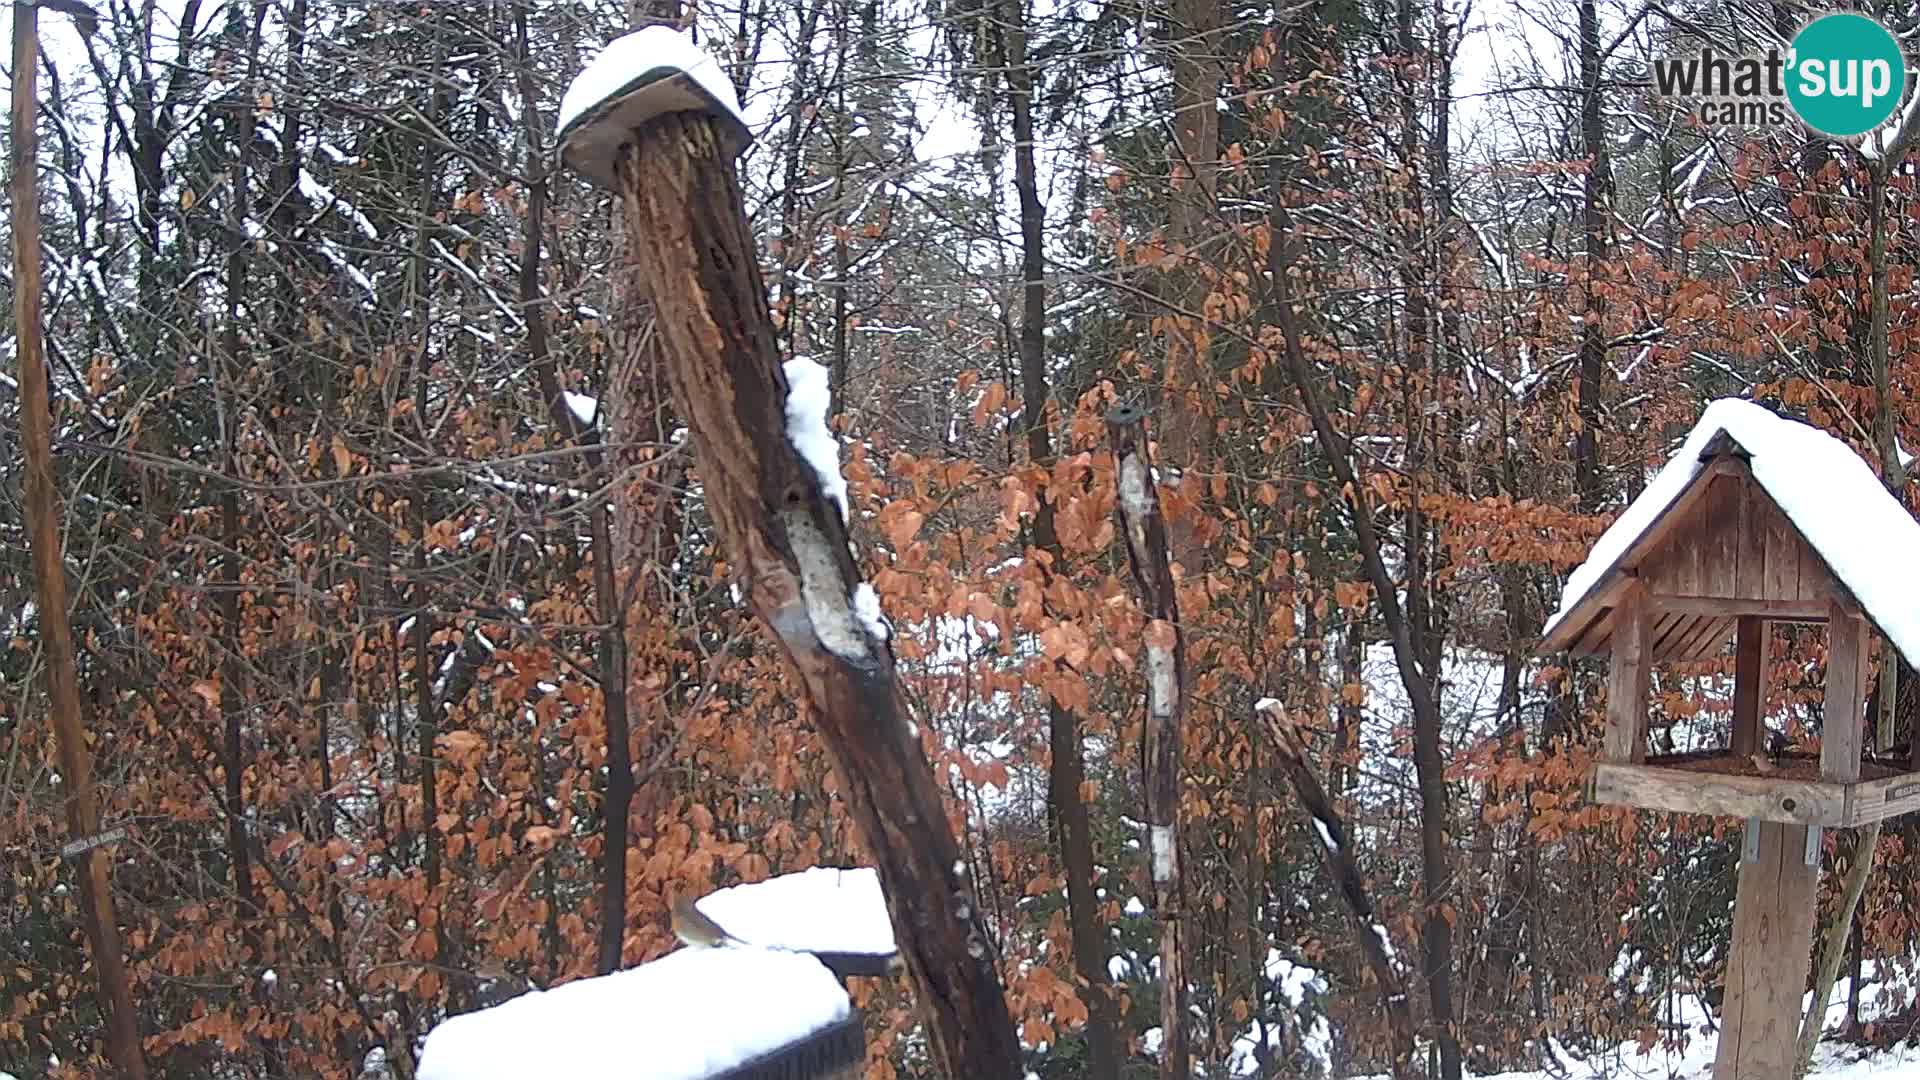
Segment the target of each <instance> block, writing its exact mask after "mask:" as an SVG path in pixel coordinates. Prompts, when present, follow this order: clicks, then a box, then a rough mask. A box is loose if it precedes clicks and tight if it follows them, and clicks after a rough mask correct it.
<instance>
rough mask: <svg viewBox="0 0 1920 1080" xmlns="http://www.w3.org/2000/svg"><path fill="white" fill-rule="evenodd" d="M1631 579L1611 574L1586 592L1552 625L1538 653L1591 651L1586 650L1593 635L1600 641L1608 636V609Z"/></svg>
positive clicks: (1609, 627) (1610, 617)
mask: <svg viewBox="0 0 1920 1080" xmlns="http://www.w3.org/2000/svg"><path fill="white" fill-rule="evenodd" d="M1632 577H1633V575H1632V574H1630V573H1616V574H1611V575H1609V576H1608V577H1607V579H1606V580H1605V581H1604V582H1602V583H1601V584H1599V585H1597V586H1595V587H1593V588H1591V589H1588V590H1587V595H1586V596H1584V597H1581V599H1580V603H1579V604H1578V605H1577V606H1576V607H1575V608H1574V610H1572V611H1569V612H1567V616H1566V618H1563V619H1561V620H1560V621H1559V622H1557V623H1555V624H1554V626H1553V633H1551V634H1548V635H1547V636H1546V638H1545V639H1543V640H1542V641H1541V642H1540V652H1541V653H1543V654H1545V653H1556V652H1561V651H1563V650H1573V651H1576V652H1580V651H1591V650H1589V649H1587V648H1586V646H1587V643H1588V641H1589V640H1591V639H1592V638H1593V637H1594V636H1595V635H1596V634H1599V635H1600V636H1603V637H1604V636H1605V635H1606V634H1608V633H1611V632H1612V628H1611V620H1612V618H1613V615H1612V608H1613V606H1614V605H1615V604H1617V603H1619V602H1620V593H1621V592H1622V591H1624V590H1625V589H1626V587H1627V582H1628V581H1630V580H1632Z"/></svg>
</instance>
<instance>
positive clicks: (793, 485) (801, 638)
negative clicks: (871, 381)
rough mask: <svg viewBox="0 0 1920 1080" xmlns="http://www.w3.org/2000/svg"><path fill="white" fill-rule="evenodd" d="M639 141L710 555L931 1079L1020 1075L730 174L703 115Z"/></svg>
mask: <svg viewBox="0 0 1920 1080" xmlns="http://www.w3.org/2000/svg"><path fill="white" fill-rule="evenodd" d="M634 138H635V140H636V141H635V142H633V143H628V144H627V145H626V146H625V147H624V148H623V149H622V150H621V159H620V161H619V163H618V165H617V174H618V195H619V205H620V219H621V221H622V222H623V223H624V224H625V226H626V228H627V230H628V253H629V258H630V259H632V261H633V263H634V264H635V268H636V269H637V270H638V273H639V278H640V280H641V282H642V283H643V284H644V285H645V287H646V289H647V291H648V293H649V294H650V295H651V296H652V298H653V302H654V305H655V311H656V318H657V319H658V321H659V325H660V329H661V332H662V334H663V336H664V338H665V341H666V345H667V347H666V348H665V349H663V350H662V354H663V362H664V363H665V365H666V367H667V377H668V383H669V385H670V386H671V387H672V392H673V401H674V406H675V408H676V410H677V411H678V412H679V414H680V415H681V416H682V417H683V418H684V419H685V421H686V424H687V427H688V430H689V431H690V433H691V434H692V436H693V440H692V441H693V443H694V445H695V447H696V451H695V454H696V461H697V462H698V467H699V470H700V478H701V483H702V485H703V487H704V490H705V493H706V503H707V508H708V511H709V512H710V514H711V516H712V520H713V525H714V530H715V532H716V533H717V534H718V536H719V538H720V541H721V545H720V546H721V548H722V550H724V551H725V552H726V554H727V557H728V561H729V562H730V563H731V565H732V566H733V567H734V568H735V572H736V574H737V576H738V579H739V580H740V581H741V583H742V584H743V585H744V586H745V590H746V594H747V598H748V602H749V604H750V605H751V606H752V608H753V610H754V612H755V614H757V615H758V616H759V617H760V618H761V619H762V620H764V621H765V623H766V624H767V626H768V627H769V628H770V629H772V631H773V632H774V636H775V638H776V639H777V640H778V642H779V644H780V647H781V650H782V652H783V653H784V654H785V656H786V657H787V660H788V663H789V666H790V668H791V669H792V671H793V674H794V676H795V677H796V678H797V680H798V682H799V684H800V689H801V694H800V703H801V708H802V711H803V712H804V713H805V715H806V716H807V717H808V719H809V720H810V721H811V722H812V724H813V725H814V727H815V728H816V729H817V730H818V731H819V732H820V734H821V738H822V742H823V743H824V745H825V747H826V750H827V753H828V756H829V758H830V759H831V760H832V762H833V765H834V769H835V772H836V773H837V775H838V777H839V779H840V784H841V787H842V791H843V794H844V796H845V798H846V802H847V809H848V812H849V813H850V814H851V815H852V816H853V819H854V822H855V824H856V826H857V827H858V829H859V833H860V837H861V839H862V841H863V843H864V845H865V847H866V848H867V851H868V853H869V854H870V855H871V857H872V858H873V859H874V861H875V863H876V864H877V865H878V867H879V871H880V880H881V884H882V887H883V890H884V892H885V894H886V897H887V908H888V911H889V913H890V914H891V916H892V921H893V927H894V934H895V938H896V940H897V941H898V943H899V946H900V952H901V956H902V958H903V959H904V960H905V962H906V966H907V973H908V976H909V978H910V979H911V981H912V983H913V986H914V989H915V991H916V994H917V996H918V998H919V1003H920V1008H921V1013H922V1016H923V1018H924V1020H925V1022H926V1025H927V1038H928V1043H929V1047H930V1049H931V1051H932V1056H933V1059H934V1064H935V1067H936V1068H938V1069H939V1070H940V1071H941V1072H942V1073H943V1074H945V1075H948V1076H953V1077H969V1078H971V1077H1012V1076H1016V1075H1018V1074H1019V1072H1020V1067H1021V1055H1020V1047H1019V1043H1018V1041H1017V1040H1016V1038H1015V1036H1014V1029H1013V1022H1012V1020H1011V1019H1010V1018H1009V1016H1008V1013H1007V1005H1006V999H1005V996H1004V995H1003V993H1002V991H1001V987H1000V981H999V977H998V973H997V971H996V967H995V963H996V958H995V956H994V953H993V948H992V945H991V944H990V939H989V937H988V936H987V932H986V928H985V926H984V924H983V923H982V922H981V919H980V912H979V905H978V903H977V901H976V900H975V899H974V897H973V896H972V894H971V893H970V892H969V891H968V889H967V885H966V882H965V880H964V878H963V876H962V871H964V869H965V864H964V863H963V862H961V860H960V853H959V846H958V844H957V843H956V842H955V840H954V836H953V832H952V829H951V827H950V825H949V823H948V819H947V811H946V807H945V806H944V805H943V804H942V802H941V799H940V789H939V785H938V783H937V782H936V781H935V779H934V774H933V769H932V767H931V766H930V765H929V764H928V761H927V758H926V755H925V754H924V753H923V752H922V750H921V746H920V740H919V738H918V737H917V736H916V735H915V734H914V733H913V731H912V730H910V728H909V726H908V720H907V710H906V708H905V705H904V702H903V701H902V699H901V697H900V690H899V687H898V685H897V682H896V679H895V675H894V668H893V656H892V653H891V651H890V650H889V649H888V648H887V646H886V643H885V641H884V640H883V639H880V638H877V637H875V636H874V635H873V633H872V632H871V631H870V630H868V629H867V628H866V627H865V626H864V624H863V622H862V620H860V619H859V618H858V617H857V616H856V614H855V612H854V610H853V600H854V595H855V588H856V586H857V585H859V583H860V577H859V571H858V568H857V567H856V566H855V565H854V561H853V557H852V555H851V553H850V551H849V548H848V544H847V526H846V522H845V521H844V520H843V519H842V517H841V512H840V509H839V507H838V506H837V505H836V504H835V503H834V502H833V501H832V500H830V499H828V498H827V497H826V495H825V494H824V492H823V489H822V486H821V479H820V477H819V476H818V475H817V474H816V473H815V472H814V471H813V469H812V467H811V466H810V465H809V464H808V463H807V462H806V461H805V460H804V459H803V458H802V457H801V456H800V454H799V453H798V451H797V450H796V449H795V448H794V446H793V445H792V443H791V441H790V440H789V439H787V438H785V437H784V432H785V431H786V429H787V419H786V397H787V382H786V377H785V374H784V372H783V371H782V368H781V365H780V361H779V352H778V348H777V346H776V343H775V337H774V334H775V331H774V326H773V320H772V318H771V316H770V314H769V312H768V309H767V295H766V287H765V285H764V283H763V281H762V279H761V273H760V266H759V263H758V261H757V260H756V258H755V255H754V245H753V239H752V236H751V235H750V233H749V231H748V228H747V220H746V212H745V208H744V206H743V204H742V199H741V193H740V185H739V181H738V179H737V177H736V176H735V174H734V169H733V164H732V162H731V160H730V158H729V157H728V155H727V154H726V152H725V151H724V150H723V149H722V145H721V140H720V138H719V135H718V133H717V131H716V130H715V127H714V122H713V121H712V120H710V119H708V118H707V117H704V116H700V115H697V114H692V113H673V114H669V115H666V116H662V117H659V118H657V119H655V120H652V121H649V122H648V123H647V124H646V125H645V126H643V127H642V128H640V129H639V130H638V131H636V132H635V133H634ZM643 147H644V149H642V148H643Z"/></svg>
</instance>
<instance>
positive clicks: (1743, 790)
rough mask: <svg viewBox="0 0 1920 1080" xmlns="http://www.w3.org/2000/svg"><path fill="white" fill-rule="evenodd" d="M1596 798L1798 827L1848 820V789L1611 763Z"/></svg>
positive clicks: (1600, 769)
mask: <svg viewBox="0 0 1920 1080" xmlns="http://www.w3.org/2000/svg"><path fill="white" fill-rule="evenodd" d="M1593 799H1594V801H1595V802H1601V803H1608V804H1611V805H1615V806H1639V807H1644V808H1646V809H1649V810H1671V811H1674V812H1675V813H1681V814H1710V815H1714V816H1717V817H1736V818H1760V819H1762V820H1765V821H1781V822H1790V823H1793V824H1799V825H1839V824H1842V823H1844V822H1845V820H1846V816H1847V789H1846V786H1845V785H1842V784H1830V783H1826V782H1823V781H1819V780H1777V779H1773V778H1771V777H1761V776H1726V775H1722V774H1720V773H1712V772H1702V771H1700V770H1698V769H1668V768H1662V767H1660V766H1658V765H1636V764H1630V763H1621V762H1609V761H1603V762H1600V763H1599V764H1597V765H1595V766H1594V769H1593Z"/></svg>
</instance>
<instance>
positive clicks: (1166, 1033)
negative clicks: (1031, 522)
mask: <svg viewBox="0 0 1920 1080" xmlns="http://www.w3.org/2000/svg"><path fill="white" fill-rule="evenodd" d="M1144 419H1145V418H1144V417H1143V416H1142V415H1141V414H1140V413H1139V412H1138V411H1136V410H1134V409H1131V408H1127V407H1125V406H1123V407H1121V408H1118V409H1115V410H1114V411H1113V412H1111V413H1109V414H1108V415H1107V441H1108V444H1109V445H1110V446H1112V448H1113V471H1114V482H1115V485H1116V487H1117V488H1118V489H1119V497H1118V498H1117V499H1115V500H1114V511H1115V513H1116V514H1117V515H1118V516H1119V518H1120V534H1121V536H1123V537H1124V538H1125V539H1126V544H1127V565H1128V566H1130V567H1131V568H1132V570H1133V585H1134V588H1135V589H1136V590H1137V591H1138V592H1139V593H1140V607H1141V610H1142V611H1143V612H1144V613H1145V614H1146V616H1147V628H1146V635H1145V636H1146V640H1145V642H1144V645H1145V648H1146V659H1147V664H1146V670H1147V721H1146V725H1145V729H1144V731H1143V733H1142V736H1141V738H1142V741H1143V742H1144V743H1145V749H1144V752H1143V754H1142V757H1143V758H1144V759H1145V762H1146V764H1145V769H1146V776H1145V777H1144V778H1143V784H1142V786H1143V788H1144V789H1145V791H1146V802H1147V812H1146V819H1147V857H1148V861H1149V865H1150V869H1151V871H1152V880H1153V902H1154V908H1155V910H1156V912H1157V913H1158V914H1159V916H1160V1039H1161V1042H1160V1075H1161V1076H1162V1077H1166V1078H1174V1077H1179V1078H1184V1077H1186V1076H1188V1075H1189V1074H1190V1072H1191V1066H1190V1064H1189V1057H1190V1054H1191V1051H1190V1049H1189V1046H1188V1036H1187V943H1186V937H1187V923H1186V918H1187V911H1186V904H1185V884H1186V883H1185V880H1184V877H1183V875H1182V874H1181V868H1180V823H1181V818H1182V814H1181V807H1180V767H1181V763H1180V738H1181V734H1182V732H1181V726H1182V722H1183V720H1184V718H1185V716H1186V706H1187V703H1186V664H1187V655H1186V640H1185V637H1184V635H1183V634H1182V633H1181V630H1180V605H1179V603H1178V601H1177V599H1176V598H1175V595H1174V588H1173V565H1172V562H1171V555H1172V553H1171V550H1170V546H1169V543H1168V538H1167V525H1166V519H1165V518H1163V517H1162V516H1161V514H1160V494H1159V492H1158V491H1157V490H1155V488H1154V485H1153V463H1152V462H1151V461H1150V460H1149V458H1148V456H1147V435H1146V428H1145V425H1144V423H1143V421H1144Z"/></svg>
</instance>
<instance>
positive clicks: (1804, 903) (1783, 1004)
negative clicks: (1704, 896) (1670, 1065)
mask: <svg viewBox="0 0 1920 1080" xmlns="http://www.w3.org/2000/svg"><path fill="white" fill-rule="evenodd" d="M1810 828H1817V826H1807V825H1784V824H1780V823H1778V822H1772V821H1749V822H1748V823H1747V829H1748V830H1749V831H1750V832H1753V833H1757V843H1754V840H1753V838H1750V839H1749V844H1750V845H1751V846H1753V847H1754V848H1755V857H1754V858H1751V859H1743V860H1742V861H1741V863H1740V883H1739V885H1738V887H1737V892H1736V893H1735V897H1734V902H1733V946H1732V948H1731V949H1730V950H1729V951H1728V953H1727V995H1726V1002H1725V1005H1724V1006H1723V1008H1722V1009H1721V1014H1720V1045H1719V1048H1718V1050H1717V1052H1716V1053H1715V1055H1714V1059H1713V1080H1781V1078H1782V1077H1790V1076H1792V1075H1793V1074H1794V1054H1795V1049H1796V1044H1797V1042H1798V1037H1799V1034H1800V998H1801V994H1802V992H1803V991H1804V990H1805V989H1806V985H1807V954H1808V951H1809V950H1810V949H1811V948H1812V947H1813V908H1814V898H1815V896H1816V894H1817V893H1818V891H1819V883H1820V878H1819V875H1820V868H1819V864H1818V860H1816V861H1815V864H1814V865H1812V866H1809V865H1807V858H1806V849H1807V837H1808V830H1809V829H1810Z"/></svg>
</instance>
